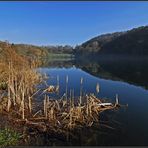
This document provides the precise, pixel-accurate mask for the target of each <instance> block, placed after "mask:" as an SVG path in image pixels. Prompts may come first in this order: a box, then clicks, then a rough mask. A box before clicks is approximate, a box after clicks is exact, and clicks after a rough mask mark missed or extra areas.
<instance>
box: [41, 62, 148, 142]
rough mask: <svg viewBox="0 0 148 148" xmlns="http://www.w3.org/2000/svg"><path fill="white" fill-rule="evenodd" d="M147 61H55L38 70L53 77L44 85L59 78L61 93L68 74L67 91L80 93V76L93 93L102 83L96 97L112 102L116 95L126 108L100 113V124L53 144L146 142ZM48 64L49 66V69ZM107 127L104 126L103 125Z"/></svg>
mask: <svg viewBox="0 0 148 148" xmlns="http://www.w3.org/2000/svg"><path fill="white" fill-rule="evenodd" d="M146 65H148V62H146V61H142V60H139V61H120V62H119V61H113V60H112V61H111V60H110V61H91V62H90V61H84V60H83V61H76V60H75V61H74V60H73V61H66V62H64V61H62V62H61V61H57V62H56V61H55V62H54V63H51V62H49V63H47V65H45V67H44V68H43V67H42V68H40V69H39V70H40V71H41V72H43V73H47V74H48V75H50V76H52V78H51V79H49V80H47V84H48V85H49V84H56V76H57V75H59V77H60V93H59V95H60V96H62V95H63V93H64V92H65V83H66V82H65V79H66V76H67V75H68V76H69V85H68V90H70V89H74V90H75V95H76V96H78V95H79V93H80V79H81V77H83V78H84V83H83V91H84V92H87V93H92V92H93V93H95V87H96V84H97V83H99V84H100V86H101V89H100V93H99V94H98V96H99V97H102V98H109V101H111V102H114V101H115V95H116V94H118V95H119V102H120V103H121V104H128V105H129V107H128V108H121V109H120V110H118V111H114V112H111V111H109V112H107V113H104V114H103V115H101V116H100V120H101V123H100V124H99V126H97V125H95V126H94V127H93V128H90V129H89V128H88V129H87V130H86V129H82V130H81V131H79V133H78V134H77V136H76V137H75V138H71V139H69V141H68V142H67V141H65V142H64V140H61V141H60V140H59V141H57V140H55V141H54V142H53V143H54V144H55V145H148V141H147V137H148V127H147V124H148V116H147V114H148V107H147V105H148V91H147V90H146V89H144V88H142V87H139V86H144V87H145V88H147V87H148V83H147V82H148V81H147V79H148V78H147V74H148V70H147V68H146ZM49 67H50V68H49ZM106 124H107V125H109V126H111V127H112V128H110V127H108V128H107V127H105V125H106Z"/></svg>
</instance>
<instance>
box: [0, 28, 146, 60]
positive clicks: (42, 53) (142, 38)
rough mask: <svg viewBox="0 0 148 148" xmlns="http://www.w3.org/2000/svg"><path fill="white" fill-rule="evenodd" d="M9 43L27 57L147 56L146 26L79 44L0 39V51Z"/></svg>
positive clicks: (17, 51) (101, 36) (104, 35)
mask: <svg viewBox="0 0 148 148" xmlns="http://www.w3.org/2000/svg"><path fill="white" fill-rule="evenodd" d="M7 44H9V45H11V46H12V47H13V50H15V52H16V53H18V54H19V55H23V56H29V57H47V58H48V57H52V55H53V56H54V57H55V56H56V55H62V56H63V57H64V56H67V55H69V56H70V55H75V57H76V58H77V57H87V56H95V57H98V56H100V55H103V56H104V57H105V56H106V57H107V55H117V56H119V55H120V56H124V55H126V56H127V55H128V56H147V55H148V26H142V27H138V28H133V29H132V30H128V31H124V32H115V33H108V34H103V35H99V36H97V37H94V38H92V39H90V40H88V41H86V42H84V43H82V44H81V45H77V46H75V47H72V46H70V45H65V46H60V45H59V46H35V45H28V44H13V43H8V42H1V41H0V51H1V50H2V49H3V46H4V45H7Z"/></svg>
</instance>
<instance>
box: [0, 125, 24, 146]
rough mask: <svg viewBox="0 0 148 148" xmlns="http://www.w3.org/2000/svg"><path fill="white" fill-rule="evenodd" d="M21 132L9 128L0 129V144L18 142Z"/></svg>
mask: <svg viewBox="0 0 148 148" xmlns="http://www.w3.org/2000/svg"><path fill="white" fill-rule="evenodd" d="M20 138H21V134H20V133H18V132H16V131H14V130H11V129H9V128H4V129H0V146H1V147H5V146H15V145H17V144H18V142H19V140H20Z"/></svg>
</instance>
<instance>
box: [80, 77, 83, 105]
mask: <svg viewBox="0 0 148 148" xmlns="http://www.w3.org/2000/svg"><path fill="white" fill-rule="evenodd" d="M82 84H83V77H81V79H80V105H81V104H82Z"/></svg>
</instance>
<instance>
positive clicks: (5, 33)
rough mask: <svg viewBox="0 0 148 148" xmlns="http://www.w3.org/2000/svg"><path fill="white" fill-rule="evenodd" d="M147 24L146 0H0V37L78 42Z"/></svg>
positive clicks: (40, 42)
mask: <svg viewBox="0 0 148 148" xmlns="http://www.w3.org/2000/svg"><path fill="white" fill-rule="evenodd" d="M143 25H148V2H130V1H129V2H128V1H127V2H120V1H119V2H50V1H49V2H33V1H32V2H0V40H2V41H4V40H8V41H10V42H13V43H28V44H36V45H58V44H61V45H65V44H69V45H73V46H75V45H77V44H81V43H82V42H84V41H86V40H88V39H90V38H92V37H95V36H98V35H100V34H104V33H110V32H115V31H124V30H128V29H132V28H134V27H138V26H143Z"/></svg>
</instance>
